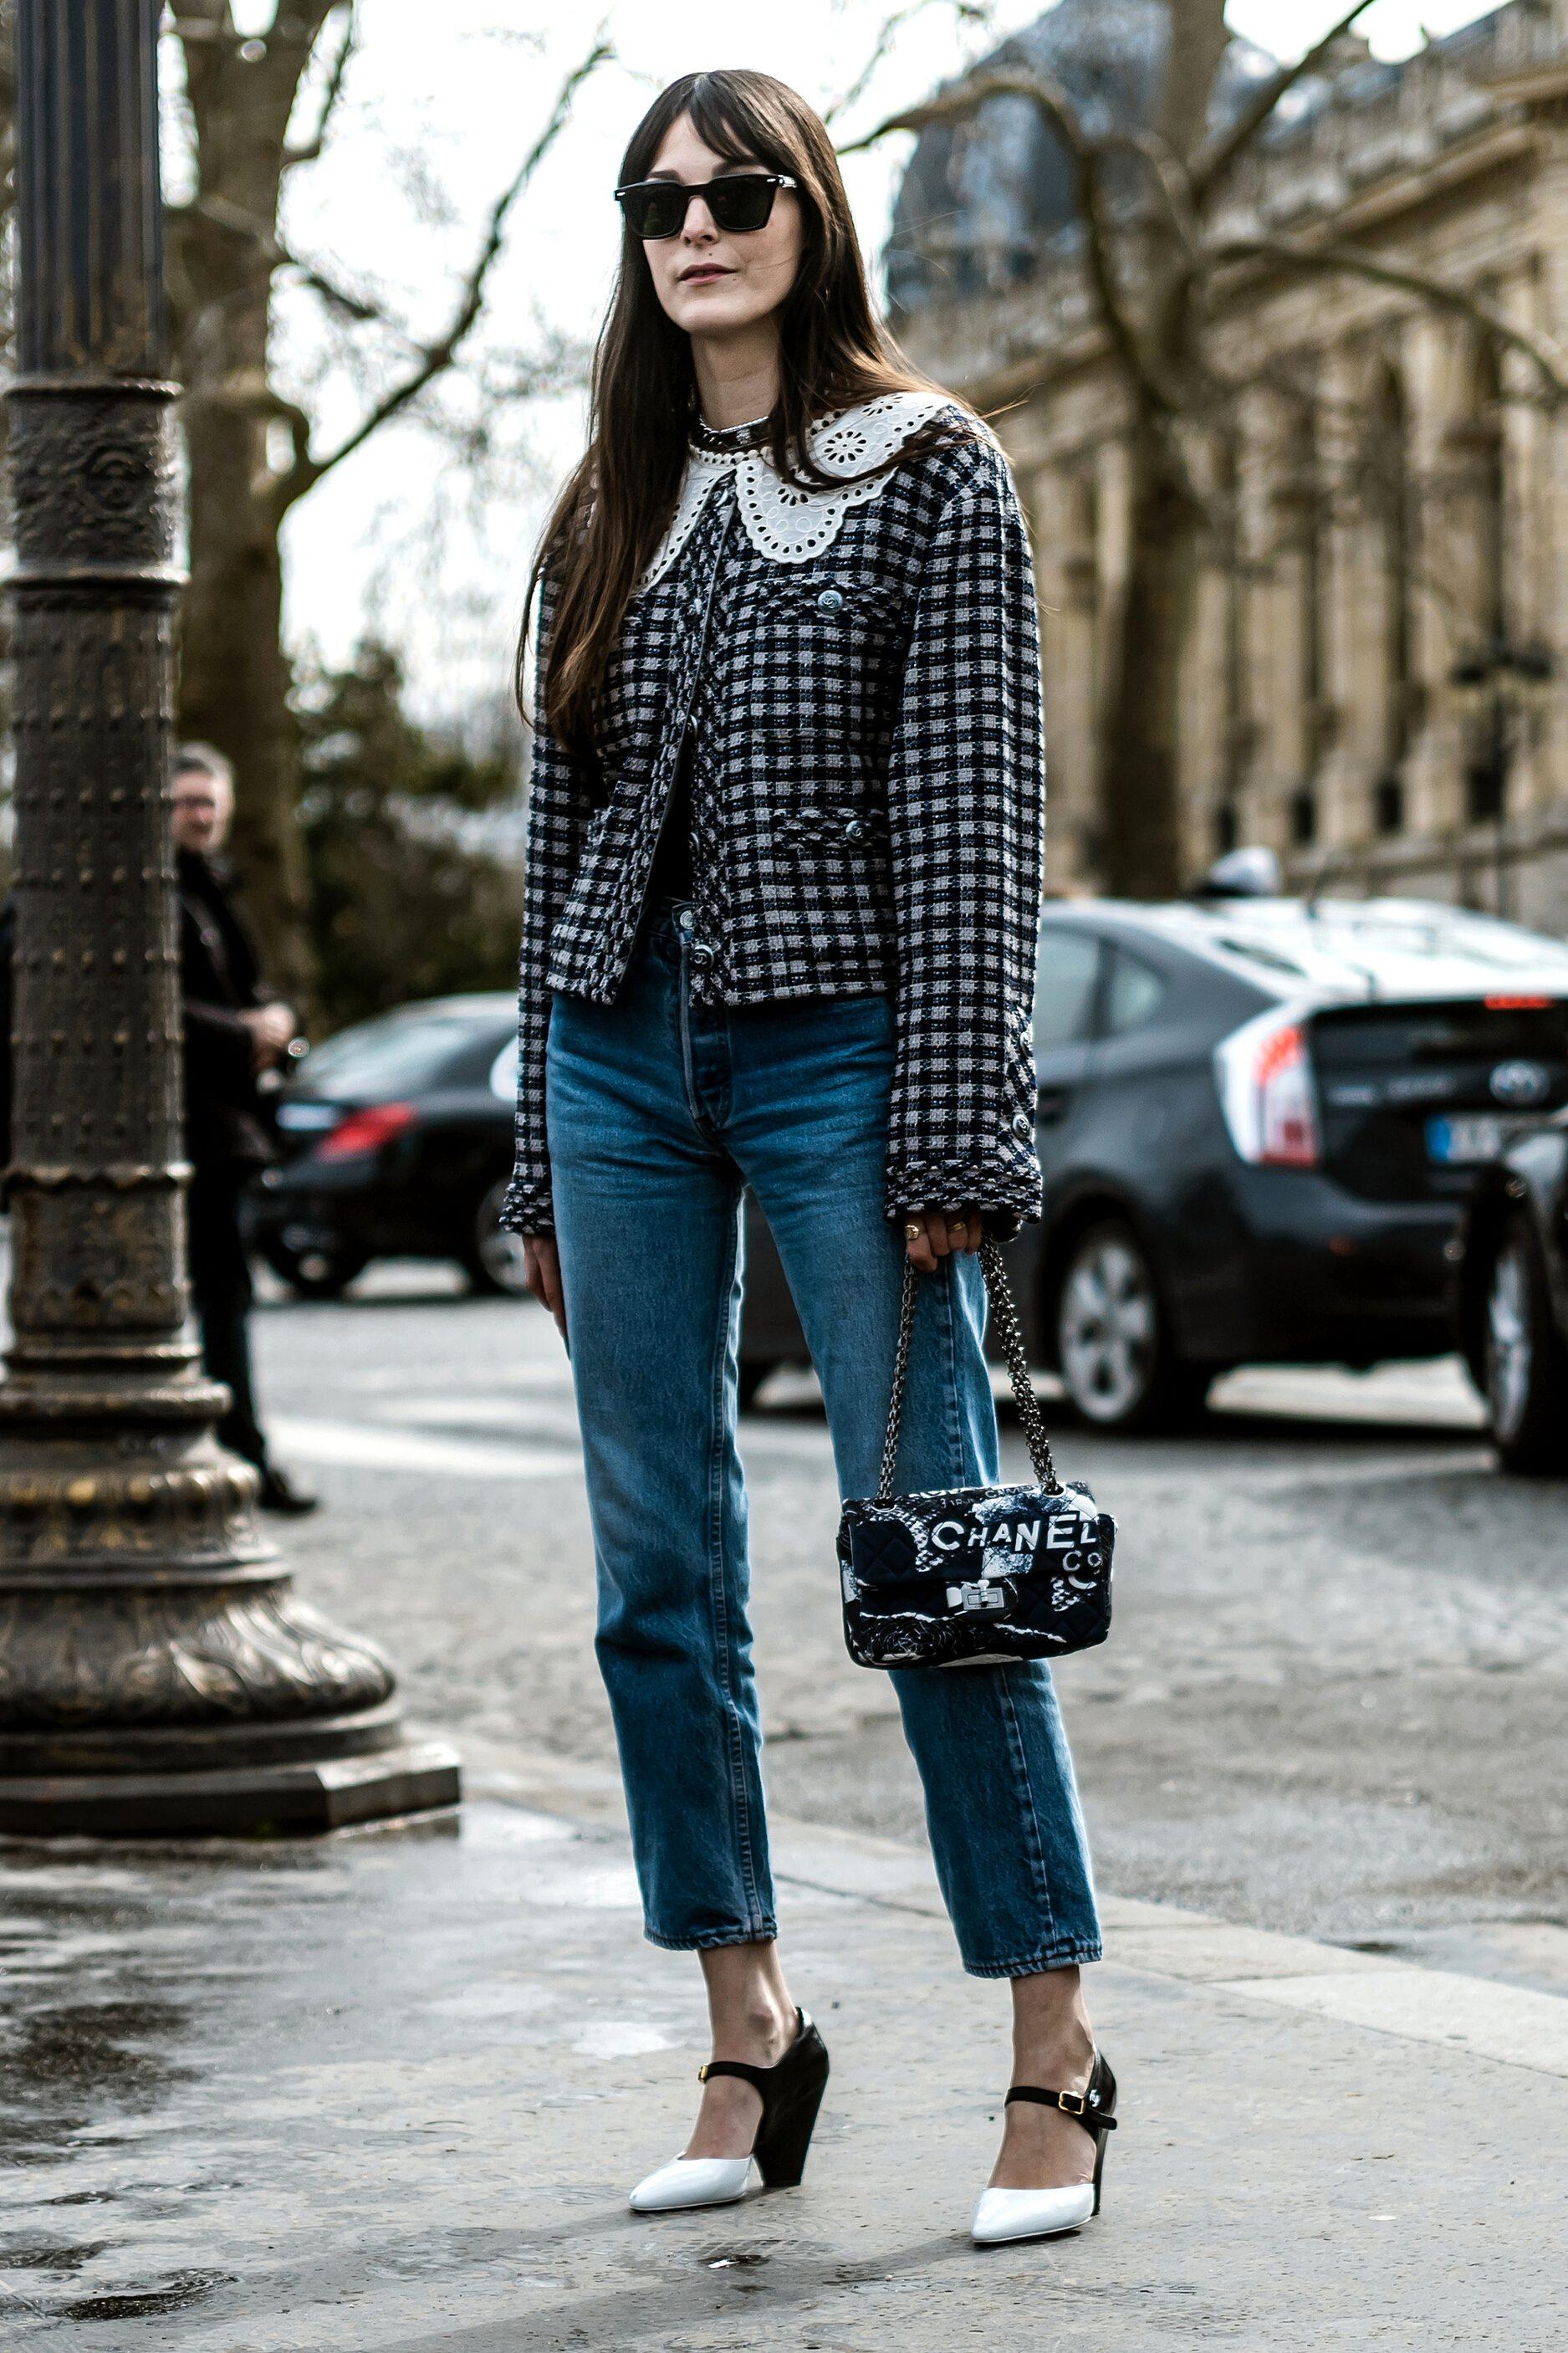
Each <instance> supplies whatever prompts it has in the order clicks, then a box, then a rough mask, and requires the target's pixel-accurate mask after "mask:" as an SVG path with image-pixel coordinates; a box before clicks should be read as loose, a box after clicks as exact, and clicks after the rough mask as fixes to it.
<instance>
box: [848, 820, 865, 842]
mask: <svg viewBox="0 0 1568 2353" xmlns="http://www.w3.org/2000/svg"><path fill="white" fill-rule="evenodd" d="M844 830H845V832H846V834H847V836H848V838H849V839H850V840H851V841H858V840H859V839H860V837H861V835H862V834H863V833H864V832H865V830H866V828H865V827H864V826H863V825H862V824H861V822H860V820H859V818H858V817H852V818H850V820H849V822H848V824H847V826H846V827H845V828H844Z"/></svg>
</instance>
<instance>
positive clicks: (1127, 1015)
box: [1105, 948, 1165, 1038]
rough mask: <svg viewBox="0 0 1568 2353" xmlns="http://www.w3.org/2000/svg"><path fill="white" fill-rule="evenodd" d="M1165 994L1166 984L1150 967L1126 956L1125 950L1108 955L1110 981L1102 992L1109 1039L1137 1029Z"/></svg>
mask: <svg viewBox="0 0 1568 2353" xmlns="http://www.w3.org/2000/svg"><path fill="white" fill-rule="evenodd" d="M1164 994H1165V983H1164V981H1163V978H1162V977H1161V976H1160V974H1159V973H1157V972H1156V971H1155V970H1154V969H1153V967H1152V965H1146V964H1144V963H1143V962H1142V959H1141V958H1139V957H1138V956H1135V955H1128V953H1127V951H1126V949H1125V948H1115V949H1113V950H1112V952H1111V961H1110V986H1109V987H1107V989H1106V992H1105V1027H1106V1029H1107V1031H1108V1033H1109V1034H1110V1036H1111V1037H1112V1038H1119V1037H1120V1036H1121V1033H1122V1031H1123V1030H1124V1029H1137V1028H1138V1026H1139V1024H1140V1023H1141V1022H1144V1021H1147V1020H1148V1019H1149V1018H1151V1016H1152V1014H1153V1013H1154V1011H1155V1009H1156V1008H1157V1007H1158V1005H1159V1003H1160V1001H1161V999H1162V997H1163V996H1164Z"/></svg>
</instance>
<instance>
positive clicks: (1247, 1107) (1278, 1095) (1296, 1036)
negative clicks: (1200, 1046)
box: [1214, 1008, 1322, 1168]
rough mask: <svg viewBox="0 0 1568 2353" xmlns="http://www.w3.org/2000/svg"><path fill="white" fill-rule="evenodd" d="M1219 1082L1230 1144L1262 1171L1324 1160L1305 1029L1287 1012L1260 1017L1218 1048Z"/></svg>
mask: <svg viewBox="0 0 1568 2353" xmlns="http://www.w3.org/2000/svg"><path fill="white" fill-rule="evenodd" d="M1214 1059H1215V1084H1216V1085H1217V1087H1218V1089H1219V1101H1220V1109H1221V1110H1222V1111H1223V1112H1224V1113H1225V1124H1226V1127H1227V1128H1228V1129H1229V1130H1230V1140H1231V1142H1232V1143H1233V1144H1234V1145H1235V1146H1236V1148H1237V1152H1238V1153H1239V1155H1241V1157H1242V1159H1243V1160H1249V1161H1251V1162H1253V1163H1254V1164H1255V1166H1258V1167H1263V1168H1315V1167H1316V1166H1317V1165H1318V1162H1319V1160H1320V1159H1321V1156H1322V1146H1321V1138H1320V1136H1319V1133H1318V1104H1317V1096H1316V1092H1315V1091H1314V1088H1313V1085H1312V1056H1311V1048H1310V1045H1309V1043H1308V1039H1307V1030H1306V1025H1305V1023H1304V1022H1303V1020H1302V1019H1301V1018H1300V1017H1299V1016H1298V1015H1297V1014H1294V1013H1292V1012H1290V1011H1289V1010H1287V1009H1285V1008H1277V1009H1276V1010H1273V1011H1271V1012H1268V1013H1262V1014H1259V1015H1258V1018H1257V1019H1256V1020H1254V1021H1247V1022H1245V1023H1244V1024H1243V1026H1242V1027H1241V1028H1240V1029H1236V1030H1233V1031H1232V1033H1231V1035H1230V1036H1229V1037H1228V1038H1225V1039H1221V1041H1220V1043H1219V1044H1218V1045H1217V1046H1216V1047H1215V1058H1214Z"/></svg>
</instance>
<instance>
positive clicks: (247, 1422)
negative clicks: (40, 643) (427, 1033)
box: [174, 744, 316, 1512]
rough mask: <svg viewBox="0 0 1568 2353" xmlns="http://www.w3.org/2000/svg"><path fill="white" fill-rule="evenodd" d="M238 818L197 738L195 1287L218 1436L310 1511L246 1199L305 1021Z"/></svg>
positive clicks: (191, 905)
mask: <svg viewBox="0 0 1568 2353" xmlns="http://www.w3.org/2000/svg"><path fill="white" fill-rule="evenodd" d="M233 814H234V777H233V771H232V770H231V769H230V767H229V765H228V762H227V761H226V759H225V758H224V756H223V754H222V753H221V752H216V751H214V750H213V748H212V747H211V745H210V744H186V745H185V746H184V749H183V750H182V751H181V752H180V754H179V755H178V757H177V759H176V761H175V763H174V868H175V879H176V883H177V887H178V891H179V900H180V970H181V988H182V993H183V996H184V1039H185V1156H186V1158H187V1159H188V1160H189V1161H190V1162H191V1165H192V1167H193V1170H194V1172H195V1173H194V1175H193V1176H192V1179H191V1190H190V1201H189V1234H190V1273H191V1291H192V1294H193V1297H194V1300H195V1310H196V1317H197V1321H198V1323H199V1324H200V1326H201V1335H202V1354H203V1356H204V1357H205V1361H206V1367H207V1370H208V1372H209V1373H210V1374H211V1375H212V1377H213V1378H214V1379H215V1380H219V1381H223V1382H226V1384H227V1387H228V1388H229V1390H230V1392H231V1396H232V1403H231V1405H230V1407H229V1410H228V1412H227V1413H226V1415H225V1416H224V1419H223V1420H222V1421H221V1422H220V1423H219V1424H218V1436H219V1438H220V1439H221V1440H223V1443H224V1444H225V1445H226V1446H228V1447H232V1449H233V1450H234V1451H235V1452H236V1453H237V1454H242V1455H244V1457H245V1458H246V1460H247V1461H249V1462H254V1463H255V1465H256V1467H257V1469H258V1471H259V1472H260V1473H261V1504H262V1507H263V1509H264V1510H267V1511H274V1512H308V1511H310V1510H311V1509H312V1508H313V1506H314V1504H315V1501H316V1499H315V1497H314V1496H313V1495H310V1494H307V1493H304V1492H303V1491H302V1490H301V1489H300V1487H298V1486H296V1485H295V1484H294V1482H292V1481H291V1480H290V1479H289V1477H288V1475H287V1474H286V1472H283V1471H281V1470H279V1467H278V1465H277V1464H276V1463H275V1462H273V1461H271V1460H270V1459H269V1457H268V1448H267V1440H266V1438H265V1437H264V1435H263V1433H262V1430H261V1427H260V1424H259V1423H258V1419H257V1414H256V1401H255V1393H254V1389H253V1387H252V1382H251V1372H250V1327H249V1314H250V1302H251V1287H250V1269H249V1266H248V1264H247V1260H246V1254H245V1244H244V1241H243V1240H242V1237H241V1231H240V1214H239V1204H240V1196H241V1195H242V1193H243V1192H244V1190H245V1187H246V1186H247V1184H248V1183H249V1182H250V1180H251V1178H252V1177H253V1176H255V1175H256V1172H257V1170H258V1168H264V1167H266V1166H267V1165H268V1163H269V1162H270V1161H271V1160H273V1159H274V1158H275V1157H276V1154H275V1152H274V1150H273V1146H272V1142H271V1138H270V1134H269V1132H268V1121H267V1118H266V1115H265V1112H264V1109H263V1105H262V1101H261V1095H260V1092H259V1089H258V1080H259V1078H260V1076H261V1073H262V1072H263V1071H266V1070H269V1069H271V1068H272V1067H273V1066H274V1065H275V1064H277V1063H278V1062H279V1061H280V1060H282V1058H283V1056H284V1055H285V1054H286V1053H287V1052H288V1050H289V1042H290V1040H291V1039H292V1038H293V1036H294V1031H295V1021H294V1016H293V1014H292V1013H291V1012H290V1011H289V1008H288V1007H287V1006H286V1005H283V1004H280V1003H279V1000H278V999H277V998H276V997H274V996H273V995H272V994H271V992H270V991H269V990H268V987H267V984H266V982H265V980H264V979H263V977H262V973H261V965H260V961H259V958H258V955H257V952H256V944H255V942H254V940H253V939H252V937H251V934H250V931H249V928H248V926H247V923H245V921H244V918H243V917H242V916H241V914H240V913H239V909H238V907H237V904H236V901H235V895H234V880H233V876H232V874H231V872H230V870H229V869H228V867H227V866H226V863H225V862H224V861H223V860H222V859H221V857H220V855H219V853H220V851H221V850H222V848H223V843H224V839H225V837H226V834H227V832H228V828H229V820H230V818H232V816H233Z"/></svg>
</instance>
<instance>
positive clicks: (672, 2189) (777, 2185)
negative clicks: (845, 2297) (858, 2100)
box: [631, 2010, 827, 2214]
mask: <svg viewBox="0 0 1568 2353" xmlns="http://www.w3.org/2000/svg"><path fill="white" fill-rule="evenodd" d="M795 2018H796V2021H797V2027H796V2032H795V2041H794V2042H792V2043H791V2044H790V2047H789V2049H788V2050H787V2051H786V2052H784V2057H783V2058H782V2059H781V2060H780V2061H779V2063H778V2064H777V2065H776V2066H774V2067H752V2066H751V2065H749V2064H748V2063H747V2062H746V2061H745V2060H743V2059H710V2060H709V2062H708V2063H707V2065H706V2066H703V2067H699V2069H698V2070H697V2080H698V2082H699V2083H701V2084H706V2083H707V2082H708V2081H709V2079H710V2076H713V2075H738V2076H739V2077H740V2079H741V2081H742V2083H743V2084H751V2085H752V2089H753V2090H754V2091H756V2092H757V2093H758V2094H760V2095H761V2098H762V2103H763V2115H762V2121H761V2123H760V2124H759V2125H758V2126H757V2137H756V2138H755V2140H754V2141H753V2142H752V2153H751V2156H750V2157H678V2158H672V2159H671V2161H670V2163H669V2164H668V2165H663V2166H660V2168H658V2172H657V2173H650V2174H649V2175H648V2176H647V2179H646V2180H642V2181H639V2182H638V2183H637V2188H636V2189H634V2190H633V2191H632V2194H631V2204H632V2208H633V2210H634V2211H635V2212H637V2213H638V2214H667V2213H674V2212H676V2211H680V2210H682V2209H685V2208H688V2207H692V2206H728V2205H732V2204H733V2203H734V2201H735V2200H736V2199H738V2198H743V2197H744V2196H745V2194H746V2188H747V2183H748V2179H749V2177H750V2174H751V2170H752V2164H753V2163H754V2164H755V2166H756V2168H757V2171H758V2172H759V2174H760V2175H761V2176H762V2179H763V2188H764V2189H795V2188H796V2186H797V2185H798V2183H799V2181H800V2179H801V2177H802V2175H803V2174H804V2173H805V2159H806V2153H807V2151H808V2150H809V2148H810V2147H811V2136H812V2134H813V2132H814V2131H815V2129H816V2117H817V2111H818V2109H819V2108H820V2107H821V2105H822V2094H823V2093H824V2092H825V2091H826V2088H827V2045H826V2042H824V2041H823V2039H822V2037H821V2035H820V2034H819V2033H818V2032H817V2031H816V2027H815V2026H814V2025H813V2023H812V2021H811V2020H810V2018H809V2017H808V2016H807V2015H806V2013H805V2010H797V2011H796V2012H795Z"/></svg>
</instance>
